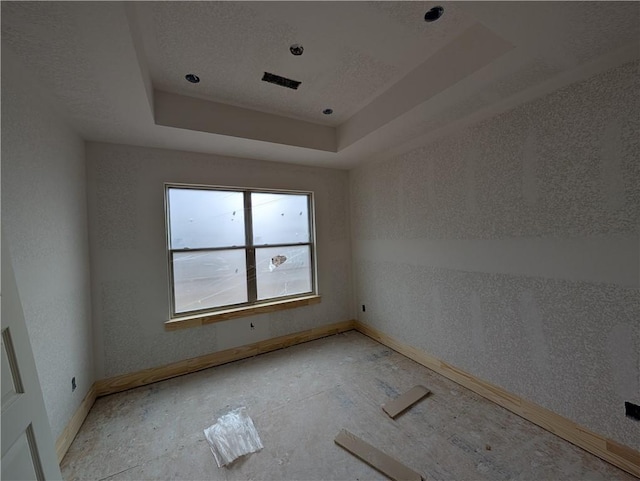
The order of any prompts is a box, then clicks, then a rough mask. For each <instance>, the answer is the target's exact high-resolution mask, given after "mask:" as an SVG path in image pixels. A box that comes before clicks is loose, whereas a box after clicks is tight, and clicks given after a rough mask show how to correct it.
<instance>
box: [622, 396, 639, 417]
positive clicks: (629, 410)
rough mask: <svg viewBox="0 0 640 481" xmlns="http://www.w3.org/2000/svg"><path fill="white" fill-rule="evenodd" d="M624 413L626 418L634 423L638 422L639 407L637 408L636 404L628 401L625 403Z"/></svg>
mask: <svg viewBox="0 0 640 481" xmlns="http://www.w3.org/2000/svg"><path fill="white" fill-rule="evenodd" d="M624 413H625V415H626V416H627V417H628V418H631V419H635V420H636V421H640V406H638V405H637V404H633V403H630V402H628V401H625V403H624Z"/></svg>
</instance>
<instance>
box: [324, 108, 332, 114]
mask: <svg viewBox="0 0 640 481" xmlns="http://www.w3.org/2000/svg"><path fill="white" fill-rule="evenodd" d="M322 113H323V114H325V115H331V114H332V113H333V109H324V110H323V111H322Z"/></svg>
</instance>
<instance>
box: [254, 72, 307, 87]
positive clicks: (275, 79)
mask: <svg viewBox="0 0 640 481" xmlns="http://www.w3.org/2000/svg"><path fill="white" fill-rule="evenodd" d="M262 80H264V81H265V82H269V83H272V84H276V85H280V86H281V87H287V88H290V89H293V90H298V87H299V86H300V84H301V83H302V82H298V81H297V80H291V79H290V78H285V77H280V75H276V74H273V73H269V72H265V73H264V75H263V76H262Z"/></svg>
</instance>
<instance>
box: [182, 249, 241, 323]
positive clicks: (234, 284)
mask: <svg viewBox="0 0 640 481" xmlns="http://www.w3.org/2000/svg"><path fill="white" fill-rule="evenodd" d="M173 286H174V295H175V310H176V312H187V311H197V310H200V309H207V308H210V307H219V306H225V305H229V304H238V303H241V302H247V273H246V257H245V251H244V249H234V250H228V251H227V250H223V251H216V252H176V253H174V254H173Z"/></svg>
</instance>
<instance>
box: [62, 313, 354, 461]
mask: <svg viewBox="0 0 640 481" xmlns="http://www.w3.org/2000/svg"><path fill="white" fill-rule="evenodd" d="M354 322H355V321H344V322H336V323H334V324H328V325H326V326H320V327H315V328H313V329H308V330H306V331H300V332H296V333H293V334H287V335H285V336H280V337H276V338H273V339H267V340H265V341H259V342H255V343H253V344H246V345H244V346H240V347H236V348H233V349H227V350H226V351H220V352H214V353H212V354H207V355H205V356H199V357H195V358H192V359H186V360H184V361H179V362H175V363H172V364H168V365H166V366H161V367H157V368H151V369H145V370H143V371H139V372H134V373H131V374H124V375H122V376H116V377H112V378H109V379H102V380H100V381H96V382H94V383H93V385H92V386H91V388H90V389H89V392H88V393H87V395H86V396H85V397H84V399H83V400H82V403H81V404H80V406H79V407H78V409H77V410H76V412H75V413H74V415H73V416H72V417H71V420H70V421H69V423H68V424H67V426H66V427H65V428H64V430H63V431H62V433H61V434H60V436H58V439H57V440H56V453H57V455H58V463H62V459H63V458H64V456H65V455H66V454H67V451H68V450H69V447H70V446H71V443H72V442H73V440H74V439H75V437H76V435H77V434H78V431H79V430H80V427H81V426H82V423H83V422H84V420H85V419H86V418H87V415H88V414H89V411H90V410H91V407H92V406H93V404H94V403H95V401H96V399H97V398H99V397H102V396H106V395H108V394H115V393H117V392H121V391H126V390H128V389H133V388H135V387H141V386H146V385H147V384H151V383H154V382H158V381H164V380H166V379H170V378H172V377H176V376H182V375H183V374H189V373H192V372H196V371H201V370H203V369H208V368H210V367H214V366H219V365H221V364H226V363H228V362H232V361H239V360H241V359H245V358H247V357H253V356H257V355H258V354H264V353H267V352H271V351H276V350H278V349H283V348H285V347H290V346H293V345H295V344H301V343H303V342H308V341H313V340H315V339H320V338H322V337H327V336H332V335H334V334H339V333H341V332H346V331H351V330H353V329H354Z"/></svg>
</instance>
